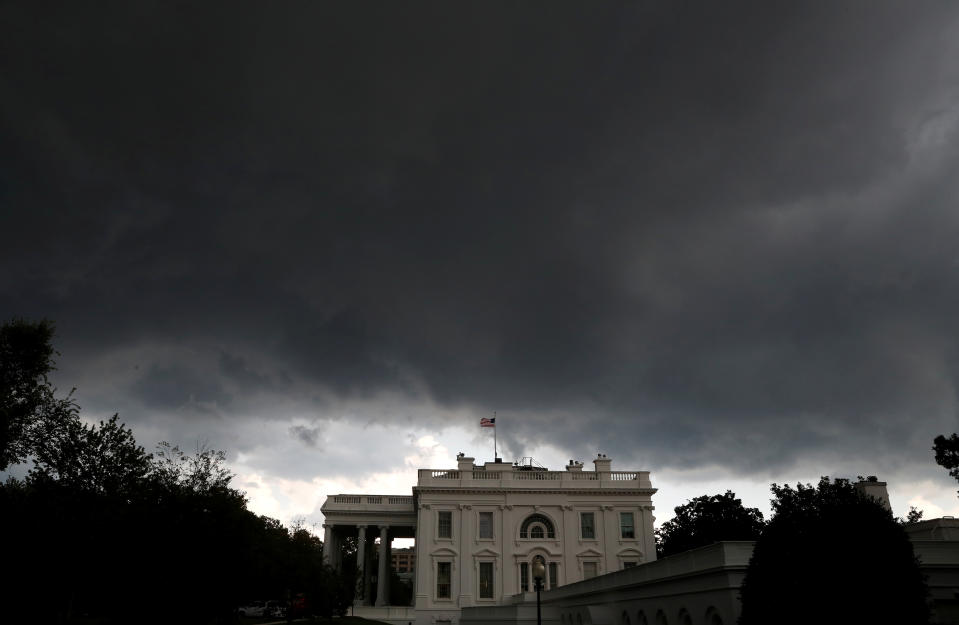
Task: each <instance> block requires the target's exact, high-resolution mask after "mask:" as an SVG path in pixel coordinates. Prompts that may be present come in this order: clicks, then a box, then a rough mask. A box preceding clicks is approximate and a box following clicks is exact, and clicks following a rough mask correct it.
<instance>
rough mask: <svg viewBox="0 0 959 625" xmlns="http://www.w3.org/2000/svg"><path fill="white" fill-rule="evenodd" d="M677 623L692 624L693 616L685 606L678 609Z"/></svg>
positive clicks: (680, 624) (682, 624)
mask: <svg viewBox="0 0 959 625" xmlns="http://www.w3.org/2000/svg"><path fill="white" fill-rule="evenodd" d="M679 625H693V617H691V616H690V615H689V612H688V611H687V610H686V608H682V609H681V610H680V611H679Z"/></svg>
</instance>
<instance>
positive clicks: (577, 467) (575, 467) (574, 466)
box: [566, 460, 583, 471]
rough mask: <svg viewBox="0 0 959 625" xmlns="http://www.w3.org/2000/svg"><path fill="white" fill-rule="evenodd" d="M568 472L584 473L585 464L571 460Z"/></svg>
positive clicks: (567, 467) (567, 466)
mask: <svg viewBox="0 0 959 625" xmlns="http://www.w3.org/2000/svg"><path fill="white" fill-rule="evenodd" d="M566 470H567V471H582V470H583V463H582V462H578V461H576V460H570V461H569V464H567V465H566Z"/></svg>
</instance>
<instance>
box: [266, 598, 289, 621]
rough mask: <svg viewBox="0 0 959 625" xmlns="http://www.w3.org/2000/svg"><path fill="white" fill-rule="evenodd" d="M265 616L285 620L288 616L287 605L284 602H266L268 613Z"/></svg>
mask: <svg viewBox="0 0 959 625" xmlns="http://www.w3.org/2000/svg"><path fill="white" fill-rule="evenodd" d="M263 616H275V617H276V618H284V617H285V616H286V603H284V602H283V601H277V600H273V601H267V602H266V611H265V612H264V614H263Z"/></svg>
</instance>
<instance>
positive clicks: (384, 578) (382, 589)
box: [376, 525, 390, 606]
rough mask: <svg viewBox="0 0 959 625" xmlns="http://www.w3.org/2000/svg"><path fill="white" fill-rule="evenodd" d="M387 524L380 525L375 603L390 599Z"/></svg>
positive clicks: (383, 603) (386, 601) (383, 602)
mask: <svg viewBox="0 0 959 625" xmlns="http://www.w3.org/2000/svg"><path fill="white" fill-rule="evenodd" d="M389 534H390V526H389V525H380V566H379V569H380V570H379V572H378V573H377V575H376V605H377V606H381V605H387V604H388V603H389V600H390V594H389V592H388V589H389V587H390V576H389V570H390V563H389V562H387V560H388V559H389V557H390V555H389V540H390V539H389Z"/></svg>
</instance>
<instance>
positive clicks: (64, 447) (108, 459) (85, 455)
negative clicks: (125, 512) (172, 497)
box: [27, 406, 151, 496]
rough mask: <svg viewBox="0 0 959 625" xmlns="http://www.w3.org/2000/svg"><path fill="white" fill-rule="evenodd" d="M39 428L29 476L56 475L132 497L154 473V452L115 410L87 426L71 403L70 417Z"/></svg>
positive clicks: (67, 482) (76, 485)
mask: <svg viewBox="0 0 959 625" xmlns="http://www.w3.org/2000/svg"><path fill="white" fill-rule="evenodd" d="M38 432H39V434H38V437H37V441H36V444H35V445H34V455H35V457H34V467H33V468H32V469H31V470H30V473H29V475H28V478H27V479H28V481H31V482H36V481H41V480H53V481H56V482H58V483H59V484H60V485H61V486H64V487H67V488H73V489H76V490H79V491H89V492H94V493H99V494H105V495H127V496H132V495H134V494H136V493H137V492H138V491H139V490H140V489H141V487H142V486H143V481H144V479H145V478H146V476H147V475H148V474H149V473H150V469H151V464H150V460H151V456H150V455H149V454H147V453H146V452H145V451H144V450H143V447H140V446H139V445H137V442H136V439H134V437H133V431H132V430H130V429H129V428H127V427H126V426H125V425H124V424H123V423H120V422H119V418H118V416H117V415H113V416H112V417H110V420H109V421H100V424H99V425H86V424H85V423H83V422H82V421H80V417H79V414H78V409H77V408H76V406H72V407H71V408H70V411H69V413H68V418H65V419H63V420H61V421H49V420H46V421H43V422H41V423H40V424H39V426H38Z"/></svg>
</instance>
